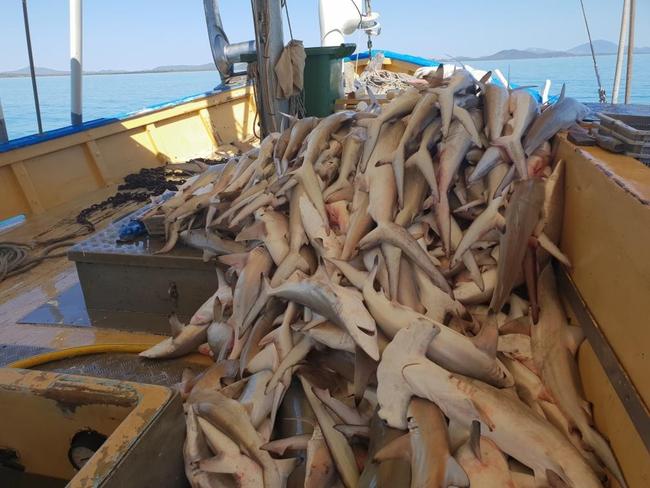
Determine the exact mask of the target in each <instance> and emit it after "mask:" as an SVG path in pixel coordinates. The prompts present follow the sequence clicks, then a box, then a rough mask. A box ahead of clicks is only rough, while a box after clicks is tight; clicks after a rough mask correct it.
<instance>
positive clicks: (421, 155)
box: [404, 148, 440, 201]
mask: <svg viewBox="0 0 650 488" xmlns="http://www.w3.org/2000/svg"><path fill="white" fill-rule="evenodd" d="M404 166H405V167H406V168H409V167H411V166H415V167H417V168H418V169H419V170H420V173H422V176H424V179H425V180H426V181H427V183H428V184H429V188H431V196H432V197H433V200H434V201H438V200H439V199H440V197H439V194H438V181H437V179H436V172H435V169H434V167H433V158H432V157H431V153H430V152H429V150H428V149H427V148H421V149H420V150H418V151H417V152H415V153H413V154H412V155H411V156H410V157H409V158H408V159H407V160H406V162H405V163H404Z"/></svg>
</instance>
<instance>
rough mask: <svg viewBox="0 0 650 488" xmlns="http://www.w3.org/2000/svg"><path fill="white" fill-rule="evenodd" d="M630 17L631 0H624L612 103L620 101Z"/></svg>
mask: <svg viewBox="0 0 650 488" xmlns="http://www.w3.org/2000/svg"><path fill="white" fill-rule="evenodd" d="M629 17H630V0H623V13H622V14H621V30H620V32H619V35H618V52H617V53H616V71H615V72H614V88H612V103H618V92H619V90H620V88H621V74H622V73H623V56H624V55H625V41H626V40H627V26H628V23H629Z"/></svg>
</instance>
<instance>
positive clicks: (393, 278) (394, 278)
mask: <svg viewBox="0 0 650 488" xmlns="http://www.w3.org/2000/svg"><path fill="white" fill-rule="evenodd" d="M381 252H382V254H383V255H384V262H385V263H386V270H387V271H388V284H389V292H390V298H391V299H393V300H396V299H397V287H398V286H399V269H400V263H401V262H402V250H401V249H400V248H399V247H397V246H393V245H391V244H386V243H382V245H381Z"/></svg>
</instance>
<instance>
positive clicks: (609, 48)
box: [567, 39, 618, 56]
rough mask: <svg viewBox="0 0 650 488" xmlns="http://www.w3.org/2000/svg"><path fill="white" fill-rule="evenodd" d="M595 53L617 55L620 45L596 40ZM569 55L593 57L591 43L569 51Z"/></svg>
mask: <svg viewBox="0 0 650 488" xmlns="http://www.w3.org/2000/svg"><path fill="white" fill-rule="evenodd" d="M594 51H595V52H596V54H616V52H617V51H618V44H615V43H613V42H610V41H605V40H603V39H596V40H595V41H594ZM567 52H568V53H571V54H577V55H578V56H584V55H589V56H591V48H590V47H589V43H588V42H585V43H584V44H580V45H579V46H576V47H573V48H571V49H568V50H567Z"/></svg>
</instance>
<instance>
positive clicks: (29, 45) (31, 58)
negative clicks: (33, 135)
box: [23, 0, 43, 134]
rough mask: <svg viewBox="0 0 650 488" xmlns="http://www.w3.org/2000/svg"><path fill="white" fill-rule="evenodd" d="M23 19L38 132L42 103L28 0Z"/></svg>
mask: <svg viewBox="0 0 650 488" xmlns="http://www.w3.org/2000/svg"><path fill="white" fill-rule="evenodd" d="M23 19H24V20H25V37H26V38H27V55H28V56H29V72H30V74H31V77H32V92H33V93H34V106H35V107H36V122H38V133H39V134H40V133H42V132H43V124H42V123H41V105H40V103H39V102H38V88H37V87H36V71H35V69H34V56H33V55H32V37H31V35H30V34H29V17H28V15H27V0H23Z"/></svg>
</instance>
